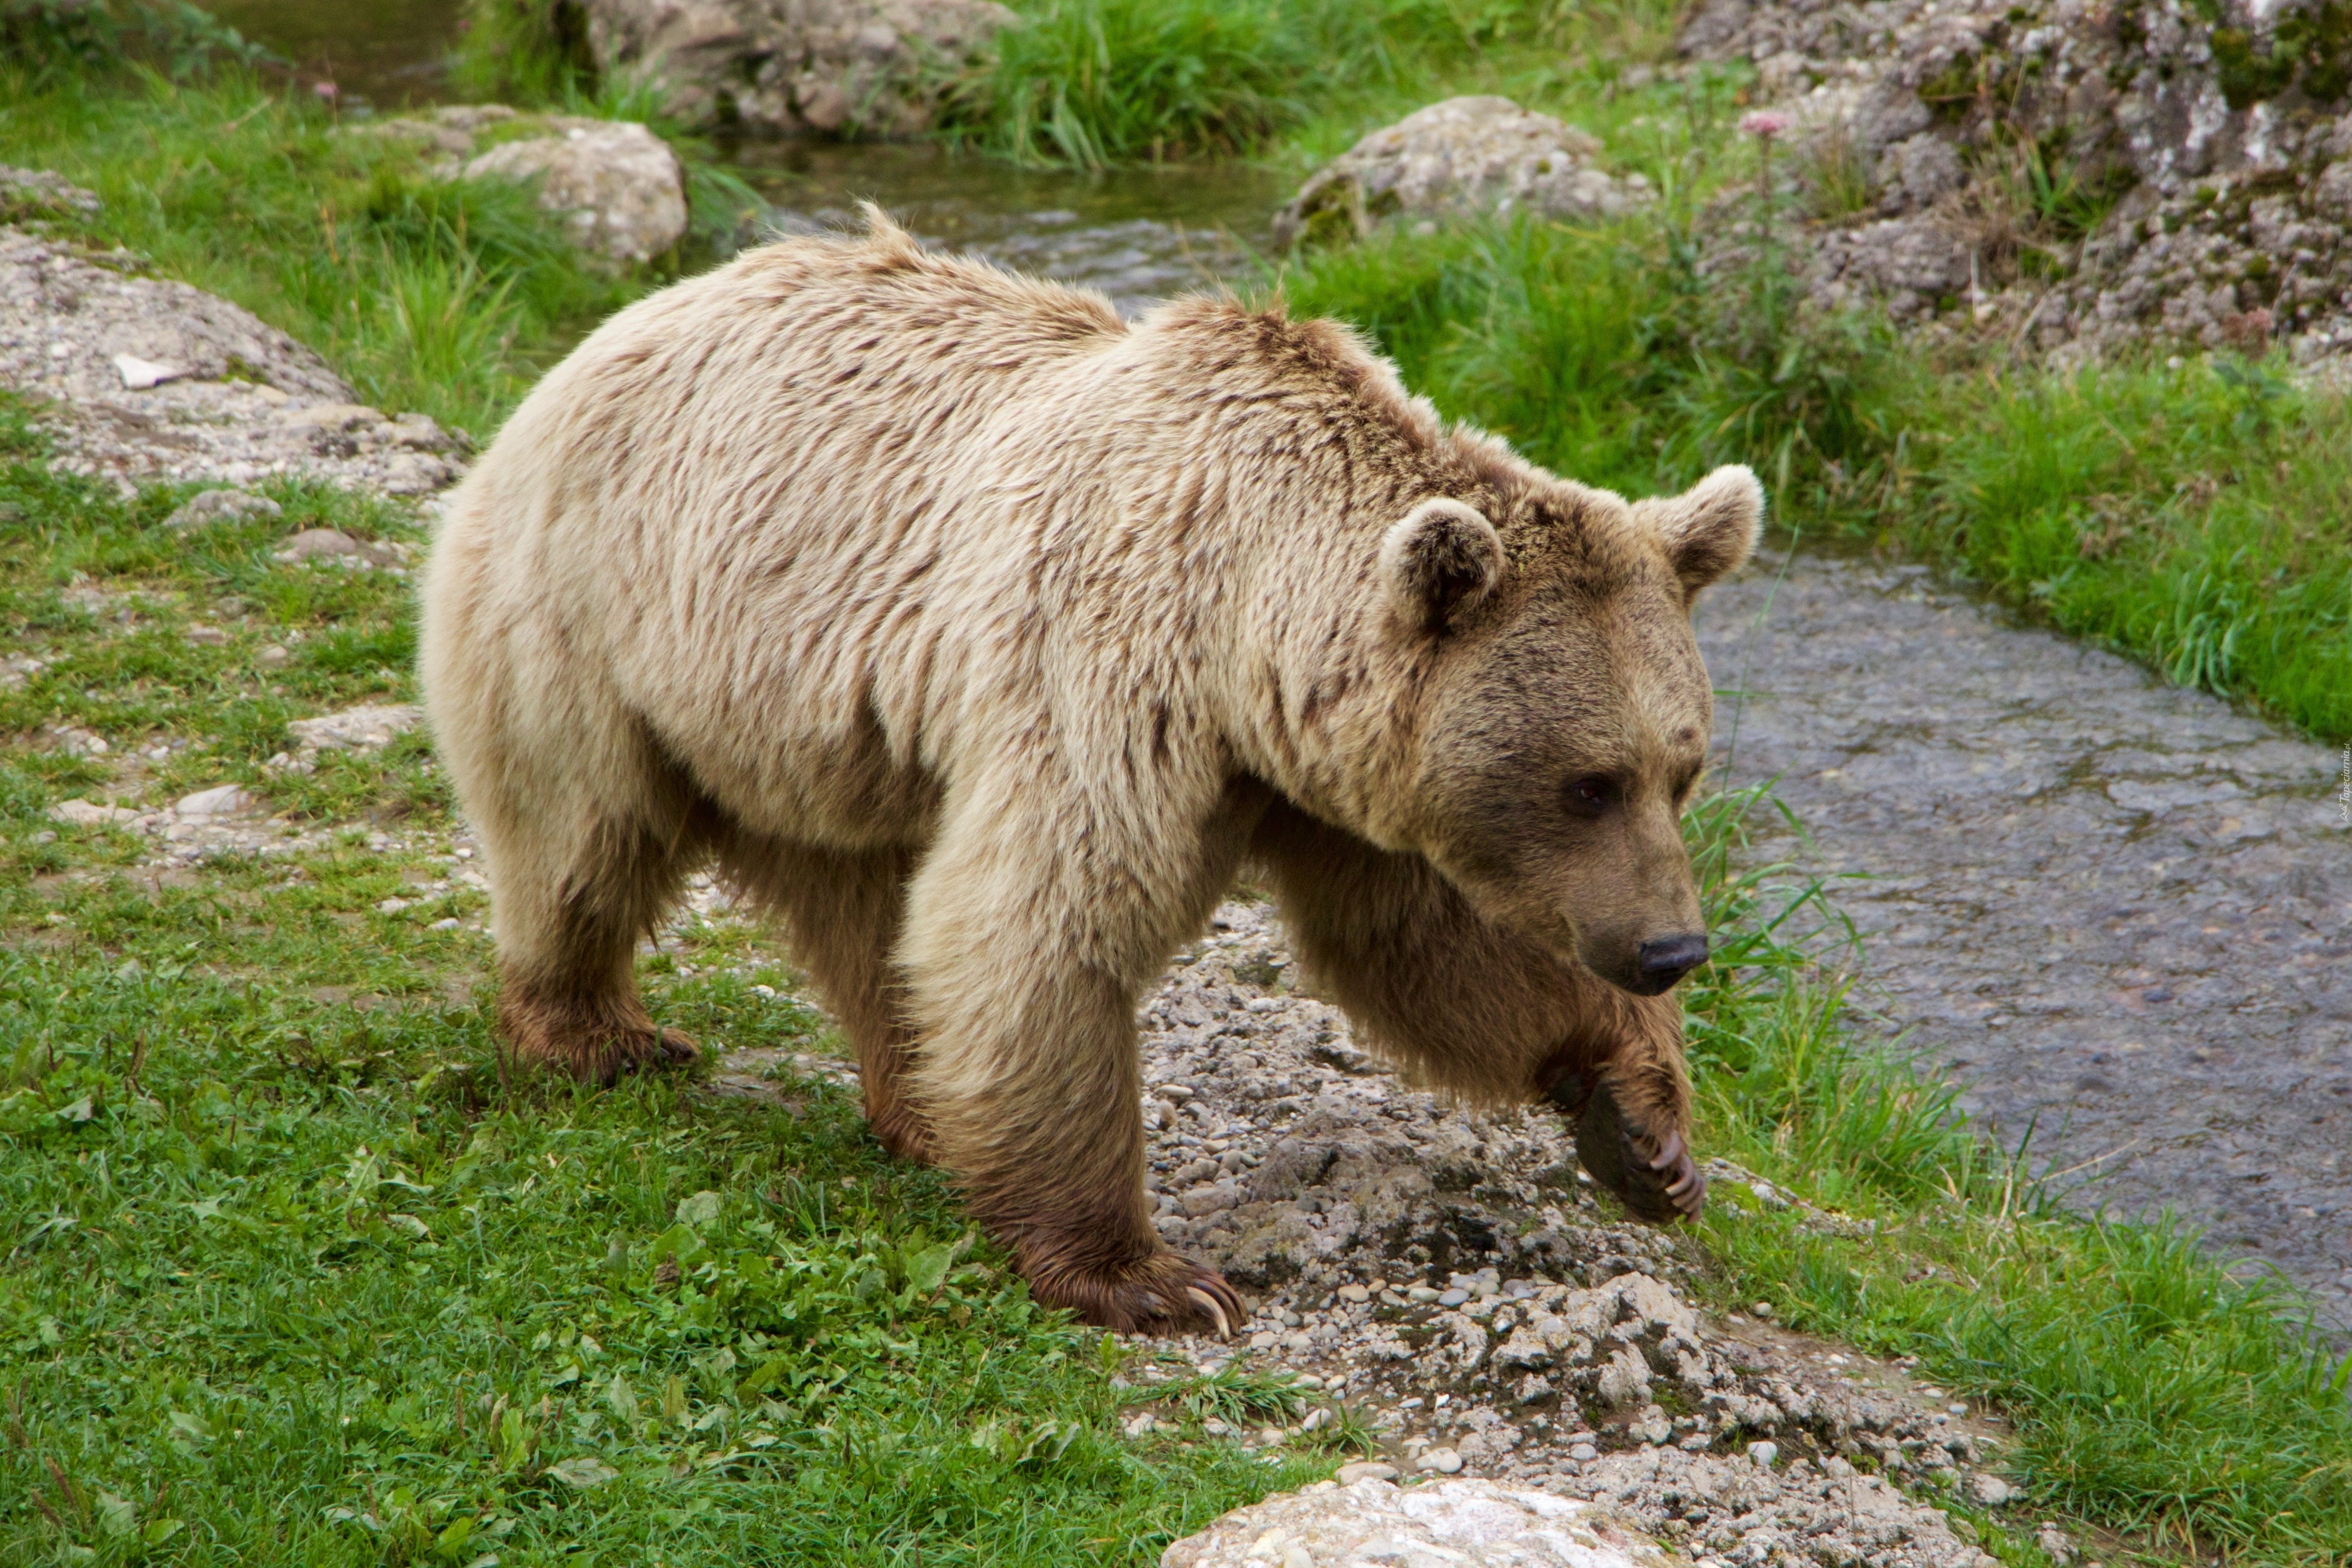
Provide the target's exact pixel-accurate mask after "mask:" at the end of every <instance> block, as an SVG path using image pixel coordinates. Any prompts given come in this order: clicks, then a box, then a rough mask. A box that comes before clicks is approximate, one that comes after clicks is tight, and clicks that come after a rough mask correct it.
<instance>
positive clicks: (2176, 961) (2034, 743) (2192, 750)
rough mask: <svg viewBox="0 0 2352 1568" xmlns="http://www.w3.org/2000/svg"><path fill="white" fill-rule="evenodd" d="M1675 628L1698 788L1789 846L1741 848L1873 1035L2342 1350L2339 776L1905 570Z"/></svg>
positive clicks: (1733, 603)
mask: <svg viewBox="0 0 2352 1568" xmlns="http://www.w3.org/2000/svg"><path fill="white" fill-rule="evenodd" d="M1697 620H1698V626H1699V633H1700V642H1701V646H1702V647H1703V649H1704V650H1705V652H1706V658H1707V662H1708V666H1709V668H1711V669H1712V671H1713V672H1714V677H1715V681H1716V686H1717V689H1718V690H1719V691H1722V692H1724V693H1725V695H1724V696H1723V697H1722V698H1721V699H1720V700H1719V703H1720V705H1719V710H1718V713H1717V725H1716V728H1717V757H1718V763H1719V768H1720V771H1719V773H1718V775H1717V776H1718V777H1719V778H1720V779H1722V780H1723V781H1724V782H1726V783H1730V784H1745V783H1752V782H1757V781H1762V780H1777V781H1778V782H1777V784H1776V786H1775V787H1776V789H1777V792H1778V794H1779V795H1780V798H1781V799H1782V800H1783V801H1785V802H1786V803H1787V804H1788V805H1789V806H1790V809H1791V810H1792V811H1793V812H1794V813H1795V815H1796V816H1797V818H1798V820H1799V821H1801V823H1802V824H1803V825H1804V828H1805V832H1806V837H1796V836H1794V835H1791V834H1788V833H1786V832H1782V833H1780V834H1779V835H1778V836H1767V837H1760V838H1759V840H1758V842H1757V844H1756V846H1755V850H1754V853H1755V854H1757V855H1759V856H1762V857H1768V858H1773V859H1781V860H1786V861H1788V862H1790V864H1791V865H1792V866H1793V867H1794V868H1796V869H1797V870H1798V871H1800V872H1802V873H1806V874H1811V875H1820V876H1823V877H1828V878H1832V879H1835V880H1834V884H1833V887H1834V898H1835V901H1836V903H1837V906H1838V907H1839V908H1840V909H1842V910H1843V911H1844V912H1845V913H1846V914H1847V915H1848V916H1850V917H1851V918H1852V919H1853V922H1854V924H1855V926H1856V928H1857V929H1858V930H1859V931H1860V932H1861V935H1862V939H1863V973H1864V975H1865V976H1866V983H1865V985H1864V989H1863V994H1862V997H1861V1000H1862V1002H1863V1004H1864V1007H1865V1008H1866V1009H1867V1011H1868V1014H1869V1016H1868V1020H1867V1025H1866V1026H1868V1027H1871V1028H1874V1029H1875V1030H1877V1031H1879V1032H1881V1033H1883V1035H1884V1036H1885V1038H1886V1040H1887V1041H1888V1044H1889V1046H1890V1048H1909V1049H1914V1050H1916V1051H1917V1052H1918V1053H1919V1059H1920V1063H1921V1066H1922V1068H1924V1070H1926V1071H1927V1072H1929V1073H1931V1074H1939V1075H1944V1076H1947V1077H1949V1078H1951V1079H1955V1080H1957V1081H1958V1082H1959V1083H1960V1084H1963V1085H1965V1086H1966V1096H1965V1103H1966V1104H1967V1106H1968V1107H1969V1110H1971V1111H1973V1112H1974V1113H1975V1114H1976V1115H1978V1116H1979V1117H1981V1118H1982V1119H1983V1120H1984V1121H1985V1122H1986V1124H1987V1125H1988V1126H1990V1128H1991V1129H1992V1130H1993V1131H1995V1132H1996V1133H1997V1135H1999V1136H2000V1137H2001V1138H2002V1139H2004V1140H2005V1141H2007V1142H2010V1143H2011V1144H2012V1145H2015V1144H2019V1143H2021V1142H2025V1141H2026V1140H2027V1138H2028V1136H2029V1134H2030V1135H2031V1157H2032V1163H2033V1164H2034V1166H2035V1167H2036V1168H2038V1169H2041V1170H2043V1171H2046V1172H2047V1173H2050V1174H2051V1177H2052V1179H2053V1182H2054V1184H2056V1185H2057V1186H2059V1187H2060V1188H2062V1189H2063V1191H2064V1192H2065V1194H2066V1196H2067V1200H2068V1201H2069V1202H2070V1203H2073V1204H2075V1205H2079V1206H2083V1207H2086V1208H2088V1207H2105V1208H2106V1209H2108V1210H2109V1211H2111V1212H2114V1213H2116V1214H2120V1215H2132V1216H2147V1215H2156V1214H2158V1213H2159V1212H2162V1211H2165V1210H2170V1211H2173V1212H2175V1213H2177V1214H2179V1215H2181V1216H2183V1217H2184V1218H2186V1219H2188V1220H2189V1221H2190V1222H2192V1223H2193V1224H2195V1225H2197V1226H2200V1227H2202V1228H2203V1229H2204V1230H2205V1231H2206V1232H2207V1233H2208V1235H2209V1237H2210V1242H2211V1244H2212V1245H2213V1246H2214V1247H2216V1248H2218V1249H2221V1250H2222V1251H2225V1252H2227V1253H2229V1254H2231V1255H2233V1256H2236V1257H2239V1258H2243V1259H2244V1261H2245V1263H2246V1265H2247V1267H2248V1268H2250V1269H2254V1270H2260V1269H2262V1268H2275V1269H2277V1270H2278V1271H2279V1272H2280V1273H2281V1274H2283V1275H2284V1276H2285V1277H2286V1278H2287V1279H2291V1280H2293V1281H2294V1282H2295V1283H2296V1284H2298V1285H2301V1286H2303V1287H2305V1288H2306V1289H2309V1290H2310V1291H2312V1292H2313V1293H2314V1294H2315V1297H2316V1298H2317V1300H2318V1302H2319V1305H2320V1307H2321V1310H2323V1312H2324V1313H2325V1314H2326V1316H2327V1317H2328V1318H2329V1319H2330V1320H2331V1326H2332V1328H2333V1329H2334V1330H2335V1331H2336V1332H2337V1333H2338V1334H2343V1333H2346V1332H2352V830H2347V825H2346V822H2345V812H2346V807H2345V806H2344V805H2343V804H2342V803H2341V802H2340V801H2339V800H2338V798H2337V797H2336V791H2337V789H2338V787H2339V781H2340V780H2341V778H2342V770H2343V769H2344V767H2345V759H2344V758H2343V756H2341V755H2339V753H2337V752H2335V751H2333V750H2330V749H2328V748H2326V747H2323V746H2319V745H2315V744H2313V743H2310V742H2305V741H2302V740H2299V739H2296V738H2295V737H2294V736H2293V735H2291V734H2288V733H2286V732H2284V731H2281V730H2280V729H2278V728H2277V727H2275V726H2273V725H2271V724H2268V723H2265V722H2263V721H2261V720H2259V719H2256V718H2252V717H2250V716H2248V715H2246V714H2245V713H2242V712H2240V711H2238V710H2234V709H2232V708H2231V706H2230V705H2229V704H2228V703H2226V702H2223V701H2221V700H2219V699H2216V698H2213V697H2210V696H2206V695H2204V694H2201V693H2199V692H2194V691H2188V690H2183V689H2180V688H2179V687H2175V686H2171V685H2168V684H2167V683H2166V682H2164V681H2163V680H2161V679H2158V677H2156V676H2154V675H2152V674H2150V673H2149V672H2147V670H2145V669H2143V668H2140V667H2138V666H2137V665H2134V664H2131V663H2129V662H2127V661H2126V660H2124V659H2122V658H2116V657H2115V656H2114V655H2111V654H2108V653H2105V652H2102V651H2100V650H2099V649H2097V648H2095V647H2086V646H2084V645H2083V644H2081V643H2078V642H2074V641H2071V640H2069V639H2067V638H2065V637H2060V636H2058V635H2056V634H2054V633H2052V632H2048V631H2044V630H2041V629H2038V628H2035V627H2032V626H2023V625H2020V624H2017V623H2016V622H2014V621H2013V620H2012V619H2011V617H2009V616H2005V615H2004V614H2003V613H2002V612H2000V611H1998V610H1996V609H1993V608H1990V607H1988V606H1987V605H1983V604H1981V603H1979V602H1978V601H1977V600H1975V599H1972V598H1970V597H1969V596H1967V595H1965V594H1963V593H1960V592H1958V591H1955V590H1953V589H1951V588H1949V587H1947V586H1942V585H1939V584H1937V582H1936V581H1935V579H1934V578H1933V577H1932V576H1931V575H1930V574H1929V573H1928V572H1927V569H1926V568H1924V567H1918V566H1892V567H1889V566H1883V565H1874V564H1872V563H1866V562H1860V561H1840V560H1826V559H1819V558H1815V557H1811V556H1806V555H1800V556H1799V557H1797V558H1796V559H1794V560H1792V561H1791V560H1767V561H1764V562H1760V563H1759V564H1758V565H1757V566H1756V567H1754V568H1751V569H1750V570H1749V572H1748V574H1746V575H1745V576H1744V577H1743V578H1742V579H1741V580H1740V581H1738V582H1736V583H1733V584H1727V585H1725V586H1723V587H1719V588H1717V589H1716V590H1714V591H1712V592H1711V593H1709V594H1708V595H1707V596H1706V598H1704V599H1703V600H1701V601H1700V605H1699V608H1698V615H1697ZM1769 826H1770V825H1769V823H1766V822H1764V821H1763V820H1762V819H1761V818H1759V827H1767V828H1769Z"/></svg>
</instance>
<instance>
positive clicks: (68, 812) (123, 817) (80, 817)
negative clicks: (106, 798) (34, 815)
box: [49, 800, 139, 827]
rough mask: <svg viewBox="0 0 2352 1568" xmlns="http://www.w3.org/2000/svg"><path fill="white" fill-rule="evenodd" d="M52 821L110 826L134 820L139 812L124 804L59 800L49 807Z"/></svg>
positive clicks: (91, 825) (76, 824)
mask: <svg viewBox="0 0 2352 1568" xmlns="http://www.w3.org/2000/svg"><path fill="white" fill-rule="evenodd" d="M49 818H50V820H51V821H54V822H69V823H71V824H73V825H74V826H77V827H110V826H118V825H120V824H123V823H129V822H136V821H137V820H138V819H139V813H137V812H136V811H133V810H132V809H131V807H129V806H126V805H99V804H98V803H97V802H96V801H90V800H61V801H59V802H58V804H57V805H53V806H51V807H49Z"/></svg>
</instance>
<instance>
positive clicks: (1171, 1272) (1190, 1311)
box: [1023, 1252, 1249, 1339]
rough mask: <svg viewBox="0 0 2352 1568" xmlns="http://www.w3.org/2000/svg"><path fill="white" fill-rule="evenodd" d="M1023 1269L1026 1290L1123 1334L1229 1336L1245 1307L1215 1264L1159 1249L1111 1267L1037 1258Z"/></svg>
mask: <svg viewBox="0 0 2352 1568" xmlns="http://www.w3.org/2000/svg"><path fill="white" fill-rule="evenodd" d="M1023 1272H1024V1273H1025V1274H1027V1275H1028V1277H1029V1293H1030V1294H1031V1295H1032V1296H1034V1297H1035V1298H1036V1299H1037V1300H1040V1301H1043V1302H1045V1304H1046V1305H1047V1306H1052V1307H1067V1308H1068V1309H1070V1310H1072V1311H1074V1312H1076V1314H1077V1315H1078V1316H1079V1317H1080V1318H1081V1319H1083V1320H1084V1321H1087V1322H1089V1323H1092V1324H1094V1325H1095V1326H1096V1327H1097V1328H1102V1329H1110V1330H1113V1331H1117V1332H1118V1333H1122V1334H1183V1333H1200V1332H1207V1333H1213V1334H1216V1335H1217V1336H1219V1337H1220V1338H1223V1339H1231V1338H1232V1337H1233V1335H1234V1331H1235V1330H1237V1329H1239V1328H1240V1327H1241V1326H1242V1325H1243V1324H1244V1323H1246V1322H1247V1321H1249V1309H1248V1308H1246V1307H1244V1305H1243V1304H1242V1299H1241V1297H1240V1296H1239V1295H1238V1294H1237V1293H1235V1291H1234V1288H1233V1287H1232V1286H1231V1285H1228V1284H1227V1283H1225V1277H1224V1276H1223V1275H1222V1274H1220V1273H1218V1272H1217V1271H1216V1270H1215V1269H1213V1268H1207V1267H1205V1266H1203V1265H1202V1264H1198V1263H1194V1262H1192V1261H1191V1260H1190V1259H1188V1258H1179V1257H1177V1256H1176V1255H1175V1254H1174V1253H1172V1252H1162V1253H1158V1254H1155V1255H1153V1256H1152V1257H1150V1258H1143V1259H1141V1260H1139V1261H1138V1262H1133V1263H1126V1264H1120V1265H1116V1266H1112V1267H1108V1268H1103V1267H1087V1266H1082V1265H1080V1266H1070V1265H1059V1266H1057V1265H1056V1264H1055V1261H1054V1260H1053V1259H1051V1258H1043V1259H1040V1260H1039V1261H1038V1262H1037V1263H1035V1264H1034V1265H1033V1266H1032V1267H1030V1268H1024V1270H1023Z"/></svg>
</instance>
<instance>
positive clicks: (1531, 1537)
mask: <svg viewBox="0 0 2352 1568" xmlns="http://www.w3.org/2000/svg"><path fill="white" fill-rule="evenodd" d="M1674 1560H1675V1559H1674V1556H1673V1554H1672V1553H1670V1552H1666V1551H1664V1549H1662V1548H1661V1547H1659V1546H1658V1544H1657V1543H1656V1542H1653V1541H1652V1540H1650V1539H1649V1538H1648V1537H1647V1536H1645V1535H1643V1534H1641V1533H1640V1532H1639V1531H1635V1530H1633V1529H1632V1528H1631V1527H1630V1526H1628V1525H1627V1524H1626V1523H1625V1522H1624V1521H1622V1520H1619V1519H1615V1518H1612V1516H1611V1514H1610V1512H1609V1511H1608V1510H1605V1509H1601V1508H1600V1507H1597V1506H1595V1505H1594V1504H1592V1503H1589V1502H1580V1501H1577V1500H1573V1499H1570V1498H1563V1497H1555V1496H1553V1495H1551V1494H1550V1493H1549V1492H1540V1491H1536V1490H1533V1489H1521V1488H1512V1487H1499V1486H1496V1485H1495V1484H1494V1483H1493V1482H1491V1481H1473V1480H1449V1481H1435V1482H1432V1483H1430V1484H1428V1485H1425V1486H1418V1487H1410V1488H1399V1487H1394V1486H1391V1485H1390V1484H1389V1483H1388V1482H1387V1481H1384V1480H1360V1481H1357V1482H1356V1483H1355V1484H1354V1485H1352V1486H1340V1485H1339V1484H1337V1483H1335V1482H1331V1481H1324V1482H1321V1483H1319V1484H1318V1485H1315V1486H1311V1487H1309V1488H1307V1489H1306V1490H1304V1491H1299V1492H1280V1493H1276V1495H1275V1496H1273V1497H1270V1498H1268V1499H1266V1500H1265V1501H1264V1502H1261V1503H1255V1504H1253V1505H1251V1506H1250V1507H1247V1508H1237V1509H1235V1510H1233V1511H1232V1512H1231V1513H1228V1514H1226V1515H1224V1516H1223V1518H1221V1519H1219V1520H1217V1521H1214V1522H1213V1523H1212V1524H1211V1525H1210V1526H1209V1528H1208V1529H1206V1530H1203V1531H1201V1532H1200V1533H1199V1534H1197V1535H1188V1536H1186V1537H1185V1538H1184V1539H1183V1540H1181V1541H1179V1542H1175V1543H1174V1544H1173V1545H1171V1546H1170V1547H1169V1548H1168V1550H1167V1551H1166V1552H1162V1553H1160V1568H1256V1565H1265V1568H1291V1565H1293V1564H1297V1565H1298V1568H1314V1565H1316V1564H1318V1563H1396V1564H1411V1565H1416V1568H1417V1565H1419V1564H1423V1563H1426V1564H1429V1568H1437V1565H1438V1564H1441V1563H1451V1564H1463V1565H1466V1568H1477V1565H1492V1568H1503V1565H1504V1564H1511V1565H1512V1568H1664V1565H1665V1564H1667V1563H1671V1562H1673V1561H1674Z"/></svg>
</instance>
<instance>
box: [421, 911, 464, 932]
mask: <svg viewBox="0 0 2352 1568" xmlns="http://www.w3.org/2000/svg"><path fill="white" fill-rule="evenodd" d="M425 930H426V931H456V930H457V916H455V915H446V916H444V917H443V918H441V919H440V920H437V921H434V922H433V923H432V924H431V925H429V926H426V927H425Z"/></svg>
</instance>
